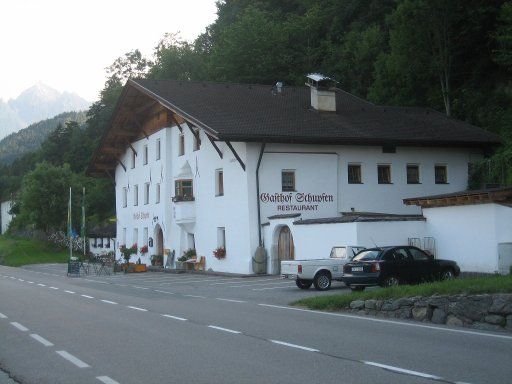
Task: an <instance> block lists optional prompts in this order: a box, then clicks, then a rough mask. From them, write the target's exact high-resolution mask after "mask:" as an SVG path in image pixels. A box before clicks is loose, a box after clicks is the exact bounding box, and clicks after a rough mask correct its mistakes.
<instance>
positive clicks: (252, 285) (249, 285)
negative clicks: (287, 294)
mask: <svg viewBox="0 0 512 384" xmlns="http://www.w3.org/2000/svg"><path fill="white" fill-rule="evenodd" d="M283 283H284V282H283V281H279V282H277V283H257V284H245V285H230V286H228V288H242V287H255V286H257V285H263V286H265V285H276V284H283ZM290 285H291V284H290Z"/></svg>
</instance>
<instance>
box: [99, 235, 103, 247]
mask: <svg viewBox="0 0 512 384" xmlns="http://www.w3.org/2000/svg"><path fill="white" fill-rule="evenodd" d="M99 240H100V241H99V243H98V248H103V237H100V238H99Z"/></svg>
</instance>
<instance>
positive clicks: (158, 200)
mask: <svg viewBox="0 0 512 384" xmlns="http://www.w3.org/2000/svg"><path fill="white" fill-rule="evenodd" d="M159 202H160V183H158V184H157V185H156V188H155V203H157V204H158V203H159Z"/></svg>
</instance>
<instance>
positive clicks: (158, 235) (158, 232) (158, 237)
mask: <svg viewBox="0 0 512 384" xmlns="http://www.w3.org/2000/svg"><path fill="white" fill-rule="evenodd" d="M163 254H164V233H163V231H162V228H161V227H160V225H159V224H157V225H156V227H155V255H163Z"/></svg>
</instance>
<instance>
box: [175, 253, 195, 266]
mask: <svg viewBox="0 0 512 384" xmlns="http://www.w3.org/2000/svg"><path fill="white" fill-rule="evenodd" d="M196 255H197V254H196V250H195V249H192V248H190V249H187V250H186V251H184V252H183V255H181V257H179V258H178V260H177V261H176V269H183V265H184V263H186V261H187V260H190V259H195V258H196Z"/></svg>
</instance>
